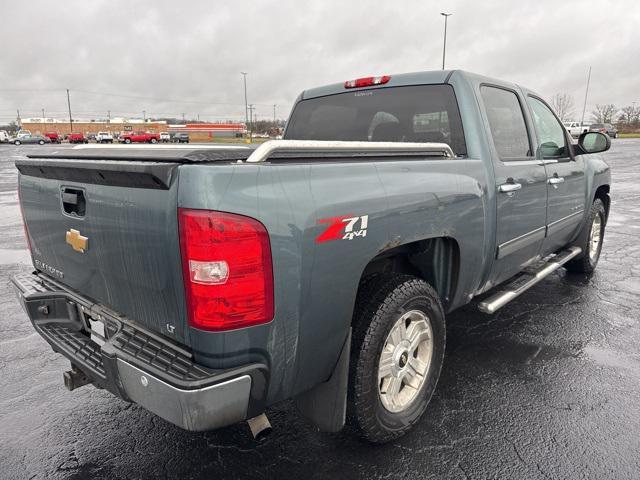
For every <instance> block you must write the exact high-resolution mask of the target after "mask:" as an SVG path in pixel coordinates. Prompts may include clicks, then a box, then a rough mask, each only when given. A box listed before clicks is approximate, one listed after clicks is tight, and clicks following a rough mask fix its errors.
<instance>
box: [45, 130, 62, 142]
mask: <svg viewBox="0 0 640 480" xmlns="http://www.w3.org/2000/svg"><path fill="white" fill-rule="evenodd" d="M43 135H44V136H45V137H47V138H48V139H49V140H51V143H62V137H61V136H60V134H59V133H58V132H44V134H43Z"/></svg>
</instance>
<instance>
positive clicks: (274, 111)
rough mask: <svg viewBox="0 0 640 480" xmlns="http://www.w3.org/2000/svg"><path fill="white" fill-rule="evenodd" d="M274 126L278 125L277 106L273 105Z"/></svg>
mask: <svg viewBox="0 0 640 480" xmlns="http://www.w3.org/2000/svg"><path fill="white" fill-rule="evenodd" d="M273 126H274V127H275V126H276V106H275V105H274V106H273Z"/></svg>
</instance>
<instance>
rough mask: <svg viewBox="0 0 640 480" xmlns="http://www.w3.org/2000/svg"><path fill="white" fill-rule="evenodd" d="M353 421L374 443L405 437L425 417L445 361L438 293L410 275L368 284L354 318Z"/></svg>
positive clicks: (351, 384) (383, 277)
mask: <svg viewBox="0 0 640 480" xmlns="http://www.w3.org/2000/svg"><path fill="white" fill-rule="evenodd" d="M354 322H355V324H354V332H353V343H352V349H351V352H352V353H351V362H350V378H349V421H350V423H352V424H353V425H354V426H355V427H356V428H357V429H358V430H359V432H360V433H361V435H362V436H363V437H364V438H366V439H367V440H369V441H372V442H375V443H383V442H388V441H390V440H393V439H395V438H398V437H400V436H402V435H404V434H405V433H406V432H407V431H408V430H409V429H410V428H411V427H412V426H413V425H414V424H415V423H416V422H418V420H420V417H421V416H422V414H423V413H424V411H425V409H426V407H427V404H428V403H429V400H430V399H431V396H432V395H433V392H434V390H435V388H436V384H437V382H438V377H439V376H440V369H441V367H442V361H443V358H444V348H445V320H444V311H443V309H442V305H441V304H440V300H439V298H438V295H437V293H436V292H435V290H434V289H433V288H432V287H431V286H430V285H429V284H428V283H426V282H425V281H423V280H420V279H418V278H415V277H412V276H408V275H392V276H387V275H376V277H375V278H374V279H372V280H370V281H366V282H363V284H362V286H361V288H360V291H359V293H358V301H357V302H356V312H355V318H354Z"/></svg>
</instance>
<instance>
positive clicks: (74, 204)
mask: <svg viewBox="0 0 640 480" xmlns="http://www.w3.org/2000/svg"><path fill="white" fill-rule="evenodd" d="M62 210H63V211H64V213H66V214H67V215H70V216H72V217H84V213H85V210H86V200H85V197H84V190H82V189H79V188H69V187H63V189H62Z"/></svg>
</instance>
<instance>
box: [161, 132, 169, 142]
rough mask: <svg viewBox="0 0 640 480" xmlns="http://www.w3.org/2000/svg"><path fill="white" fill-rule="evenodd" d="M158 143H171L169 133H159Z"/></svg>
mask: <svg viewBox="0 0 640 480" xmlns="http://www.w3.org/2000/svg"><path fill="white" fill-rule="evenodd" d="M160 141H161V142H162V143H168V142H170V141H171V135H169V132H160Z"/></svg>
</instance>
